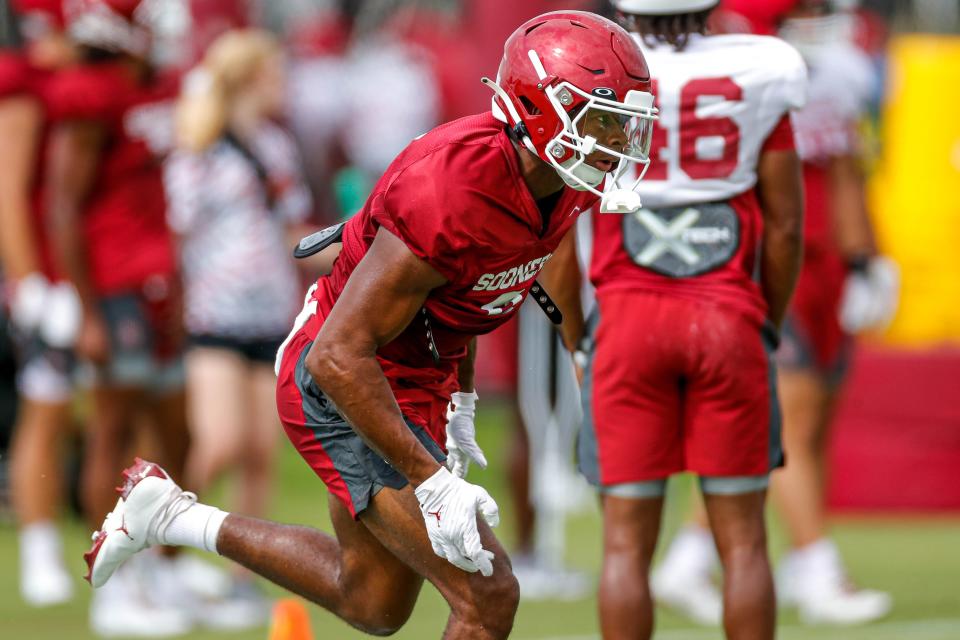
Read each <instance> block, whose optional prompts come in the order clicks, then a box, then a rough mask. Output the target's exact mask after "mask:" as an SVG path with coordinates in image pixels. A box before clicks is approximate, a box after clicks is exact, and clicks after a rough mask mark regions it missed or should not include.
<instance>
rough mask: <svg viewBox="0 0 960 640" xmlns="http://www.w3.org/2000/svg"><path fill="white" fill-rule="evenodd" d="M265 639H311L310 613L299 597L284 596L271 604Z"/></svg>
mask: <svg viewBox="0 0 960 640" xmlns="http://www.w3.org/2000/svg"><path fill="white" fill-rule="evenodd" d="M267 640H313V632H312V631H310V615H309V614H308V613H307V608H306V607H304V606H303V601H302V600H300V599H299V598H284V599H282V600H278V601H277V603H276V604H275V605H273V615H272V617H271V620H270V635H269V636H267Z"/></svg>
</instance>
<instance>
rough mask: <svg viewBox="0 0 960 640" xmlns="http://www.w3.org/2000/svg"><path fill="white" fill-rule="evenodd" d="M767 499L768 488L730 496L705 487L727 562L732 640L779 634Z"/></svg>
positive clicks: (727, 626)
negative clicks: (766, 508) (768, 530)
mask: <svg viewBox="0 0 960 640" xmlns="http://www.w3.org/2000/svg"><path fill="white" fill-rule="evenodd" d="M760 478H762V480H763V481H765V480H766V478H765V477H759V478H758V480H759V479H760ZM709 480H720V478H710V479H709ZM765 499H766V491H764V490H760V491H752V492H748V493H739V494H734V493H730V494H724V493H711V492H710V490H709V488H708V487H705V493H704V503H705V505H706V509H707V514H708V516H709V520H710V527H711V529H712V531H713V537H714V540H715V541H716V544H717V551H718V553H719V555H720V563H721V565H722V566H723V627H724V630H725V632H726V636H727V638H728V639H729V640H772V638H773V637H774V629H775V626H776V601H775V599H774V591H773V574H772V572H771V570H770V560H769V557H768V554H767V536H766V524H765V522H764V502H765Z"/></svg>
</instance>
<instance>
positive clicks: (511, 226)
mask: <svg viewBox="0 0 960 640" xmlns="http://www.w3.org/2000/svg"><path fill="white" fill-rule="evenodd" d="M485 82H486V83H487V85H488V86H490V87H491V88H492V89H493V90H494V93H495V97H494V102H493V109H492V113H490V112H488V113H482V114H479V115H475V116H470V117H467V118H463V119H460V120H456V121H454V122H451V123H448V124H446V125H443V126H440V127H438V128H436V129H434V130H433V131H431V132H429V133H427V134H425V135H423V136H421V137H420V138H418V139H416V140H414V141H413V142H411V143H410V145H409V146H408V147H407V148H406V149H405V150H404V151H403V152H401V154H400V155H399V156H398V157H397V159H396V160H395V161H394V162H393V164H392V165H391V166H390V167H389V168H388V169H387V171H386V173H385V174H384V175H383V177H382V178H381V179H380V181H379V182H378V183H377V185H376V187H375V188H374V190H373V193H372V194H371V195H370V197H369V199H368V200H367V202H366V204H365V206H364V208H363V209H362V210H361V212H360V213H358V214H357V215H356V216H355V217H354V218H352V219H351V220H350V221H349V222H347V223H345V227H343V228H342V245H343V246H342V249H341V251H340V254H339V256H338V257H337V260H336V262H335V264H334V266H333V272H332V273H331V274H329V275H326V276H324V277H321V278H320V279H319V280H318V281H317V283H316V284H315V285H314V286H313V287H311V289H310V290H309V292H308V294H307V296H306V301H305V305H304V309H303V311H302V312H301V314H300V315H299V317H298V318H297V321H296V323H295V327H294V329H293V331H292V332H291V334H290V335H289V336H288V338H287V340H286V341H285V343H284V345H283V346H282V347H281V350H280V352H279V353H278V356H277V372H278V382H277V405H278V409H279V413H280V417H281V419H282V421H283V424H284V427H285V429H286V431H287V435H288V436H289V437H290V439H291V441H292V442H293V443H294V445H295V446H296V447H297V449H298V450H299V451H300V453H301V455H302V456H303V457H304V459H305V460H306V462H307V463H308V464H309V465H310V466H311V467H312V468H313V469H314V471H315V472H316V473H317V475H319V476H320V477H321V479H322V480H323V481H324V483H325V484H326V485H327V487H328V489H329V491H330V493H332V494H333V496H334V497H335V499H333V500H331V501H330V514H331V519H332V521H333V526H334V529H335V531H336V535H335V536H329V535H326V534H324V533H321V532H319V531H316V530H312V529H308V528H303V527H292V526H287V525H282V524H278V523H273V522H266V521H261V520H254V519H251V518H245V517H243V516H240V515H237V514H227V513H224V512H222V511H220V510H219V509H216V508H214V507H210V506H207V505H203V504H199V503H197V502H196V501H195V500H196V496H194V495H192V494H189V493H185V492H182V491H180V490H179V488H178V487H177V486H176V485H175V484H174V483H173V480H171V479H170V477H169V476H168V475H167V474H166V473H165V472H164V471H163V470H162V469H160V468H159V467H158V466H157V465H154V464H152V463H148V462H144V461H142V460H141V461H138V463H137V464H135V465H134V466H133V467H132V468H131V469H129V470H128V472H127V481H126V483H125V486H124V488H123V492H122V497H121V500H120V501H119V502H118V504H117V506H116V507H115V508H114V511H113V512H112V514H111V515H110V516H108V517H107V519H106V520H105V522H104V525H103V528H102V529H101V531H100V532H98V533H97V534H96V535H95V540H94V546H93V548H92V549H91V551H90V552H89V553H88V554H87V561H88V563H89V567H90V576H89V577H90V581H91V583H92V584H93V585H94V586H99V585H101V584H103V583H104V582H106V580H107V579H109V577H110V575H111V574H112V573H113V570H114V569H115V568H116V566H117V565H118V564H119V563H120V562H121V561H123V560H124V559H125V558H127V557H129V556H130V555H132V554H133V553H135V552H137V551H138V550H140V549H142V548H144V547H145V546H148V545H152V544H158V543H165V544H178V545H191V546H195V547H198V548H201V549H206V550H209V551H216V552H218V553H220V554H222V555H224V556H227V557H229V558H231V559H233V560H235V561H237V562H240V563H241V564H243V565H244V566H246V567H249V568H250V569H252V570H254V571H256V572H258V573H260V574H261V575H264V576H266V577H268V578H270V579H271V580H273V581H274V582H276V583H278V584H280V585H282V586H284V587H286V588H288V589H290V590H292V591H295V592H297V593H299V594H301V595H303V596H304V597H307V598H309V599H311V600H313V601H314V602H316V603H318V604H320V605H321V606H323V607H325V608H327V609H328V610H330V611H331V612H332V613H334V614H336V615H338V616H340V617H341V618H343V619H344V620H346V621H347V622H348V623H350V624H352V625H353V626H355V627H357V628H359V629H362V630H365V631H367V632H370V633H375V634H384V635H385V634H389V633H391V632H393V631H395V630H397V629H398V628H399V627H400V626H402V625H403V623H404V621H405V620H406V619H407V618H408V617H409V615H410V613H411V611H412V608H413V605H414V603H415V602H416V599H417V594H418V593H419V590H420V588H421V585H422V583H423V581H424V579H426V580H428V581H430V582H431V583H433V584H434V585H435V586H436V587H437V589H438V590H439V591H440V592H441V594H442V595H443V596H444V598H445V599H446V600H447V602H448V603H449V605H450V608H451V615H450V619H449V621H448V624H447V627H446V631H445V633H444V637H445V638H505V637H506V636H507V635H508V634H509V633H510V629H511V627H512V625H513V617H514V613H515V611H516V607H517V601H518V592H517V583H516V579H515V578H514V577H513V575H512V573H511V569H510V563H509V561H508V560H507V557H506V555H505V553H504V551H503V548H502V547H501V546H500V544H499V543H498V542H497V539H496V538H495V537H494V535H493V533H492V531H491V530H490V526H492V525H495V524H497V521H498V519H499V515H498V510H497V505H496V503H495V502H494V501H493V499H492V498H491V497H490V496H489V494H487V492H486V491H485V490H484V489H482V488H481V487H479V486H476V485H473V484H470V483H468V482H466V481H465V480H463V479H462V478H461V477H459V476H458V475H454V474H452V473H451V472H449V471H448V470H447V469H446V467H444V465H443V463H444V459H445V457H446V456H445V454H444V451H443V449H444V446H443V445H444V442H445V440H444V437H445V434H444V430H445V426H446V425H445V423H446V411H447V405H448V403H449V402H450V399H451V395H452V394H453V393H454V392H460V393H461V396H466V395H470V394H471V392H473V368H472V362H471V360H470V357H469V355H468V354H469V353H471V351H472V350H471V349H469V346H470V344H471V343H472V341H473V339H474V337H475V336H476V335H477V334H480V333H484V332H487V331H490V330H492V329H494V328H496V327H497V326H499V325H501V324H502V323H504V322H505V321H507V320H508V319H510V318H511V317H512V316H513V314H515V313H516V311H517V309H518V307H519V305H520V304H521V303H522V302H523V300H524V299H525V298H526V296H527V293H528V292H529V291H530V290H531V287H532V286H533V282H534V278H535V277H536V275H537V273H538V272H539V271H540V269H541V267H542V266H543V264H544V262H546V261H547V260H548V259H549V257H550V255H551V253H552V252H553V251H554V249H556V247H557V244H558V243H559V242H560V239H561V238H562V237H563V236H564V235H565V234H566V232H567V230H568V229H570V228H571V226H572V225H573V224H574V222H575V221H576V219H577V215H578V214H579V213H580V212H582V211H584V210H586V209H588V208H590V207H592V206H594V205H595V204H596V203H597V202H598V200H601V198H600V196H601V195H603V192H602V191H601V189H602V188H604V184H603V183H604V181H606V183H607V185H606V188H607V189H608V191H607V193H606V195H604V197H603V198H602V204H601V208H604V209H607V210H612V211H630V210H632V209H634V208H635V207H636V206H637V198H636V192H635V191H634V187H635V186H636V182H637V178H636V177H635V176H637V175H639V173H640V172H639V171H633V170H632V169H633V167H634V165H638V164H639V165H645V164H646V160H647V152H648V150H649V143H650V136H651V126H652V122H653V119H654V118H655V110H654V109H653V96H652V95H651V94H650V93H649V74H648V70H647V66H646V63H645V61H644V59H643V55H642V54H641V53H640V50H639V49H638V48H637V46H636V44H635V43H634V42H633V40H632V39H631V38H630V36H629V34H627V33H626V32H625V31H624V30H623V29H622V28H620V27H619V26H617V25H616V24H614V23H612V22H610V21H609V20H606V19H603V18H600V17H599V16H596V15H594V14H589V13H582V12H573V11H569V12H554V13H548V14H544V15H542V16H539V17H537V18H534V19H532V20H530V21H529V22H527V23H525V24H524V25H522V26H521V27H520V28H519V29H517V30H516V31H515V32H514V33H513V35H511V36H510V38H509V39H508V40H507V42H506V45H505V49H504V57H503V61H502V62H501V65H500V69H499V73H498V79H497V80H496V81H494V80H489V79H487V80H485ZM389 98H390V96H384V100H389ZM320 246H323V245H322V243H318V244H316V245H315V243H314V242H313V241H312V240H311V239H309V238H308V239H305V240H304V242H302V243H301V249H302V250H303V251H304V252H308V253H309V252H310V251H313V250H314V248H317V249H318V248H319V247H320ZM461 399H462V398H461ZM465 422H468V421H463V420H461V421H458V423H459V425H458V433H457V434H456V441H457V445H458V448H459V449H460V450H461V451H468V450H473V451H474V452H475V451H476V449H475V444H476V443H475V435H474V434H473V428H472V424H469V425H465V424H464V423H465ZM471 445H473V446H471ZM477 457H478V458H479V455H478V456H477ZM465 466H466V465H464V464H460V465H458V466H457V467H456V468H457V469H458V470H460V471H461V472H462V471H464V470H465Z"/></svg>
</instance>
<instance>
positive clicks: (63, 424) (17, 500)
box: [10, 352, 73, 606]
mask: <svg viewBox="0 0 960 640" xmlns="http://www.w3.org/2000/svg"><path fill="white" fill-rule="evenodd" d="M70 359H71V358H70V356H69V354H67V353H65V352H49V353H45V354H44V353H38V354H36V357H32V358H28V359H27V360H26V362H25V364H24V366H23V368H22V369H21V370H20V372H19V375H18V387H19V392H20V405H19V410H18V412H17V424H16V425H15V427H14V432H13V434H14V435H13V442H12V445H11V450H10V484H11V500H12V503H13V508H14V512H15V513H16V517H17V524H18V526H19V529H20V536H19V537H20V545H19V547H20V548H19V550H20V591H21V595H22V596H23V598H24V599H25V600H26V601H27V602H28V603H29V604H32V605H34V606H45V605H49V604H56V603H59V602H64V601H66V600H68V599H69V598H70V597H71V595H72V593H73V589H72V586H71V580H70V577H69V575H68V574H67V572H66V569H65V568H64V563H63V557H62V555H63V551H62V544H61V540H60V533H59V531H58V529H57V527H56V524H55V522H56V519H57V516H58V515H59V510H60V506H61V504H62V501H63V500H62V495H61V494H62V489H63V474H62V469H63V462H62V455H61V454H62V453H63V451H62V449H63V446H62V445H63V442H64V441H65V438H64V432H65V430H66V428H67V426H68V423H69V417H70V397H71V395H72V387H71V381H70V379H69V365H68V364H67V363H68V361H69V360H70ZM57 362H60V363H62V364H64V365H65V366H63V367H57V365H56V363H57Z"/></svg>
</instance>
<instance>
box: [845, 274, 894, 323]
mask: <svg viewBox="0 0 960 640" xmlns="http://www.w3.org/2000/svg"><path fill="white" fill-rule="evenodd" d="M899 298H900V270H899V268H898V267H897V265H896V263H895V262H893V261H892V260H890V259H889V258H885V257H882V256H877V257H873V258H871V259H870V261H869V262H868V263H867V267H866V269H863V270H859V271H851V272H850V275H848V276H847V280H846V282H845V283H844V286H843V298H842V299H841V301H840V314H839V315H840V326H841V327H843V329H844V330H845V331H847V332H848V333H858V332H860V331H864V330H866V329H883V328H884V327H886V326H887V325H888V324H890V321H891V320H893V316H894V314H895V313H896V311H897V302H898V300H899Z"/></svg>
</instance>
